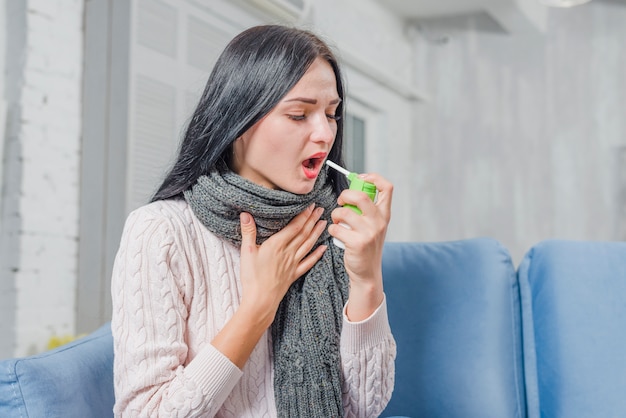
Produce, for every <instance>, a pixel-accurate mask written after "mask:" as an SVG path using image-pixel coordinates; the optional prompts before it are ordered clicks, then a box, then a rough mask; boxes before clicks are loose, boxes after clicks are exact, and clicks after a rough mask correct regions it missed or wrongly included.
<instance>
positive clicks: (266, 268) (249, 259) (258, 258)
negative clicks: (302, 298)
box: [240, 205, 327, 327]
mask: <svg viewBox="0 0 626 418" xmlns="http://www.w3.org/2000/svg"><path fill="white" fill-rule="evenodd" d="M323 213H324V209H323V208H321V207H318V208H315V205H311V206H309V207H308V208H306V209H305V210H304V211H302V212H301V213H300V214H298V215H296V216H295V217H294V218H293V219H292V220H291V221H290V222H289V224H287V226H286V227H285V228H283V229H282V230H281V231H279V232H277V233H275V234H274V235H272V236H271V237H270V238H268V239H267V240H266V241H265V242H264V243H263V244H262V245H257V244H256V224H255V222H254V219H253V217H252V216H251V215H250V214H248V213H245V212H244V213H241V215H240V222H241V235H242V238H241V284H242V289H243V295H242V300H241V308H243V309H246V310H249V312H252V313H254V314H255V315H258V318H257V319H265V320H266V321H267V326H268V327H269V325H270V324H271V323H272V321H273V320H274V316H275V314H276V311H277V309H278V305H279V304H280V301H281V300H282V299H283V297H284V296H285V293H287V290H288V289H289V286H291V284H292V283H293V282H294V281H296V279H297V278H298V277H300V276H302V275H303V274H304V273H306V272H307V271H309V270H310V269H311V267H313V265H314V264H315V263H316V262H317V261H318V260H319V259H320V258H321V257H322V255H323V254H324V251H325V250H326V246H325V245H320V246H319V247H317V248H316V249H315V251H313V252H311V253H310V254H309V252H310V251H311V249H312V248H313V246H314V245H315V243H316V242H317V240H318V238H319V237H320V235H321V234H322V233H323V232H324V229H325V228H326V224H327V222H326V221H325V220H320V217H321V216H322V214H323Z"/></svg>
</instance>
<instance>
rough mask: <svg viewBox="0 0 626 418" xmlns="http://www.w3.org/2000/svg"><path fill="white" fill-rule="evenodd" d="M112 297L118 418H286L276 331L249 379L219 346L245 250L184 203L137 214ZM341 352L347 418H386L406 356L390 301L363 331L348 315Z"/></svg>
mask: <svg viewBox="0 0 626 418" xmlns="http://www.w3.org/2000/svg"><path fill="white" fill-rule="evenodd" d="M111 292H112V297H113V320H112V330H113V338H114V348H115V361H114V379H115V398H116V403H115V408H114V412H115V415H116V416H124V417H138V416H146V417H157V416H164V417H213V416H216V417H237V418H243V417H254V418H257V417H274V416H276V405H275V401H274V386H273V362H272V348H271V341H270V334H269V331H268V332H266V333H265V334H264V336H263V337H262V338H261V340H260V341H259V343H258V344H257V345H256V347H255V349H254V351H253V352H252V355H251V356H250V358H249V360H248V361H247V363H246V365H245V367H244V368H243V370H240V369H239V368H237V367H236V366H235V365H234V364H233V363H231V362H230V360H229V359H228V358H226V357H225V356H224V355H223V354H221V353H220V352H219V351H218V350H216V349H215V348H214V347H213V346H212V345H211V344H210V341H211V340H212V339H213V337H214V336H215V335H216V334H217V332H218V331H219V330H220V329H221V328H222V326H223V325H224V323H225V322H226V321H227V320H228V319H229V318H230V317H231V316H232V315H233V313H234V312H235V310H236V309H237V306H238V305H239V301H240V295H241V285H240V282H239V249H238V248H236V247H234V246H232V245H231V244H228V243H226V242H224V241H222V240H221V239H220V238H218V237H216V236H215V235H214V234H212V233H211V232H209V231H208V230H207V229H206V228H205V227H204V225H202V224H201V222H200V221H199V220H198V219H197V218H196V217H195V216H194V214H193V212H192V210H191V209H190V208H189V206H188V205H187V203H186V202H185V201H184V200H168V201H158V202H155V203H151V204H149V205H146V206H144V207H142V208H139V209H137V210H136V211H134V212H133V213H131V214H130V215H129V217H128V219H127V221H126V225H125V227H124V232H123V234H122V239H121V243H120V247H119V251H118V254H117V257H116V260H115V265H114V268H113V276H112V285H111ZM340 350H341V359H342V360H341V361H342V368H343V374H344V382H343V402H344V409H345V415H346V416H348V417H375V416H378V415H379V414H380V413H381V412H382V410H383V409H384V407H385V405H386V404H387V402H388V401H389V398H390V397H391V393H392V390H393V384H394V360H395V354H396V346H395V341H394V339H393V336H392V335H391V330H390V328H389V322H388V319H387V310H386V302H385V301H383V303H382V304H381V306H380V307H379V308H378V310H377V311H376V312H374V314H372V316H371V317H370V318H368V319H367V320H365V321H362V322H358V323H354V322H350V321H348V320H347V318H346V317H345V313H344V324H343V331H342V334H341V348H340ZM315 418H317V417H315ZM324 418H325V417H324Z"/></svg>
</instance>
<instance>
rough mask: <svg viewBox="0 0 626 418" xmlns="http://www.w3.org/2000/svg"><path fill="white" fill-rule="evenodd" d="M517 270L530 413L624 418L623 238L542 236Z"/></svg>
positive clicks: (625, 253) (625, 313)
mask: <svg viewBox="0 0 626 418" xmlns="http://www.w3.org/2000/svg"><path fill="white" fill-rule="evenodd" d="M518 274H519V281H520V288H521V294H522V317H523V330H524V364H525V368H526V374H525V376H526V388H527V394H528V399H529V402H528V405H529V408H528V416H529V418H539V417H550V418H578V417H580V418H583V417H585V418H587V417H602V418H613V417H615V418H617V417H620V418H622V417H626V243H624V242H589V241H584V242H583V241H558V240H550V241H544V242H541V243H539V244H537V245H536V246H534V247H533V248H532V249H530V251H529V252H528V253H527V254H526V256H525V258H524V259H523V261H522V263H521V264H520V267H519V272H518Z"/></svg>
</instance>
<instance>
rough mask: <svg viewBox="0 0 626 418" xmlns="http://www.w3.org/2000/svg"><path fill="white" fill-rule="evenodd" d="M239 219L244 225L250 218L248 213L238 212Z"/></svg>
mask: <svg viewBox="0 0 626 418" xmlns="http://www.w3.org/2000/svg"><path fill="white" fill-rule="evenodd" d="M239 219H241V223H242V224H245V225H247V224H249V223H250V221H251V220H252V219H251V217H250V214H249V213H246V212H241V213H240V214H239Z"/></svg>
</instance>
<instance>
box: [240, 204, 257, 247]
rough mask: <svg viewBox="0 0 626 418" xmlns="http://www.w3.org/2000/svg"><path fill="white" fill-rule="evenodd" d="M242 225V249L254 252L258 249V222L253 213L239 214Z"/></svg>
mask: <svg viewBox="0 0 626 418" xmlns="http://www.w3.org/2000/svg"><path fill="white" fill-rule="evenodd" d="M239 223H240V225H241V250H242V251H248V252H252V251H254V250H255V249H256V224H255V223H254V219H253V218H252V215H250V214H249V213H246V212H241V214H239Z"/></svg>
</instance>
